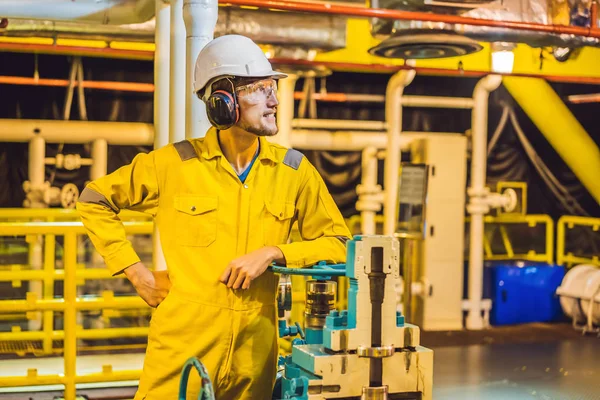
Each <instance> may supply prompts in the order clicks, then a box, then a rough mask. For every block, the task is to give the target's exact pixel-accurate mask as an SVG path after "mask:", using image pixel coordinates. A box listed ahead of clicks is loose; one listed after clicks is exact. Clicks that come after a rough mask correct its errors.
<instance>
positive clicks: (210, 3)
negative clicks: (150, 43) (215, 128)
mask: <svg viewBox="0 0 600 400" xmlns="http://www.w3.org/2000/svg"><path fill="white" fill-rule="evenodd" d="M218 8H219V3H218V1H217V0H184V1H183V21H184V23H185V29H186V79H187V80H186V84H185V90H186V96H185V97H186V107H185V137H186V138H187V139H192V138H198V137H204V135H206V132H207V131H208V128H210V122H209V121H208V117H207V116H206V107H205V106H204V102H202V101H200V100H199V99H198V97H197V96H196V95H195V94H194V92H193V82H194V65H195V64H196V58H198V54H200V50H202V48H203V47H204V46H206V44H207V43H208V42H210V41H211V40H212V39H213V35H214V31H215V26H216V25H217V14H218Z"/></svg>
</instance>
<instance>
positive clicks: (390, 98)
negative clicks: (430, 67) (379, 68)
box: [383, 70, 415, 235]
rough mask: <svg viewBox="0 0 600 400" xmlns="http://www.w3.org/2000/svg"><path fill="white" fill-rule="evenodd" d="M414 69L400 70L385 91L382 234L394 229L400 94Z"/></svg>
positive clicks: (398, 157) (392, 231) (400, 111)
mask: <svg viewBox="0 0 600 400" xmlns="http://www.w3.org/2000/svg"><path fill="white" fill-rule="evenodd" d="M414 77H415V71H414V70H411V71H400V72H397V73H396V74H394V76H392V78H391V79H390V80H389V82H388V85H387V88H386V93H385V98H386V101H385V120H386V121H387V124H388V141H387V146H386V148H387V149H388V152H387V157H386V158H385V165H384V182H383V190H384V193H385V200H384V205H383V213H384V215H385V220H384V223H383V234H384V235H393V234H394V232H395V230H396V212H397V210H396V209H397V206H396V203H397V200H398V190H397V188H398V177H399V175H400V132H402V94H403V92H404V88H405V87H406V86H408V85H410V83H411V82H412V80H413V79H414Z"/></svg>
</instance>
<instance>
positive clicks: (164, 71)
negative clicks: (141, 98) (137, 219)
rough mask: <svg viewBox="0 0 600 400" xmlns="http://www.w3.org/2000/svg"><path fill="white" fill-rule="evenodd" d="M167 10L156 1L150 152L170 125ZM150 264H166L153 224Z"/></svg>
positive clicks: (165, 138)
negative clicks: (152, 130)
mask: <svg viewBox="0 0 600 400" xmlns="http://www.w3.org/2000/svg"><path fill="white" fill-rule="evenodd" d="M170 22H171V10H170V7H169V5H168V4H165V3H164V2H163V0H156V30H155V31H154V32H155V35H156V36H155V37H156V38H155V40H154V42H155V43H156V52H155V56H154V82H155V90H154V149H155V150H156V149H160V148H161V147H163V146H166V145H167V144H169V136H170V135H169V126H170V121H169V117H170V111H169V106H170V104H169V103H170V101H171V100H170V98H169V93H170V92H169V82H170V79H171V75H170V73H169V71H170V69H169V68H170V57H169V55H170V50H169V49H170V40H171V29H170V25H171V24H170ZM152 249H153V251H152V261H153V264H154V270H156V271H164V270H166V269H167V262H166V261H165V255H164V253H163V249H162V246H161V244H160V232H159V231H158V226H157V225H156V222H155V223H154V234H153V235H152Z"/></svg>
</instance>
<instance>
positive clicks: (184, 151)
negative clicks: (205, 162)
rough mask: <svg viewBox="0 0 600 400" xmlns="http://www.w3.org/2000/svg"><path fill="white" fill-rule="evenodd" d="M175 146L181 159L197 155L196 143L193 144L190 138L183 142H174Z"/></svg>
mask: <svg viewBox="0 0 600 400" xmlns="http://www.w3.org/2000/svg"><path fill="white" fill-rule="evenodd" d="M173 146H175V150H177V153H178V154H179V158H181V161H187V160H191V159H192V158H195V157H196V150H194V145H192V144H191V143H190V142H189V141H188V140H182V141H181V142H177V143H173Z"/></svg>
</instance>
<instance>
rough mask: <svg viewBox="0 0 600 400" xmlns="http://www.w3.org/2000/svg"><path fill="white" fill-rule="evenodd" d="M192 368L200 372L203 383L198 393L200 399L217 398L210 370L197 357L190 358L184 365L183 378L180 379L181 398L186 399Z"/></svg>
mask: <svg viewBox="0 0 600 400" xmlns="http://www.w3.org/2000/svg"><path fill="white" fill-rule="evenodd" d="M192 368H195V369H196V371H198V374H200V379H201V384H200V393H198V400H215V391H214V389H213V386H212V382H211V380H210V377H209V376H208V371H207V370H206V367H204V364H202V362H201V361H200V360H199V359H198V358H197V357H192V358H190V359H188V360H187V361H186V362H185V364H184V365H183V370H182V371H181V380H180V381H179V397H178V399H179V400H186V398H185V397H186V392H187V385H188V380H189V377H190V372H191V370H192Z"/></svg>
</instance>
